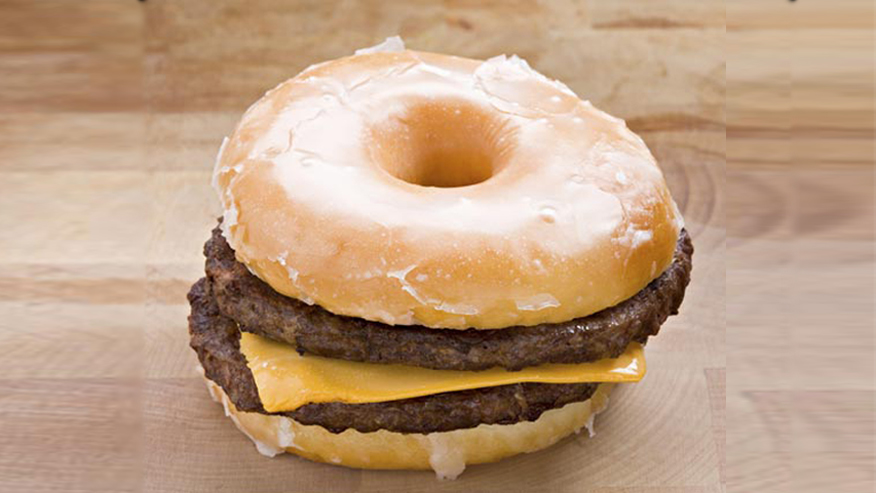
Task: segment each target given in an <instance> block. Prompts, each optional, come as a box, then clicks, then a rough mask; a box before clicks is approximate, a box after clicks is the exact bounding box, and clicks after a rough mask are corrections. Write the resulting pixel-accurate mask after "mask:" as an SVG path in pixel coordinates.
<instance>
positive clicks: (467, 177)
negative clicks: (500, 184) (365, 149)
mask: <svg viewBox="0 0 876 493" xmlns="http://www.w3.org/2000/svg"><path fill="white" fill-rule="evenodd" d="M515 133H516V130H515V129H514V127H513V126H512V125H511V124H510V122H509V121H508V120H507V119H505V118H503V117H502V116H501V115H498V116H497V115H496V114H495V113H493V112H490V111H488V110H487V109H485V108H483V107H481V106H478V105H475V104H472V103H468V102H465V101H456V100H451V101H427V102H418V103H416V104H413V105H411V106H409V107H407V108H406V109H405V110H404V111H403V112H401V113H400V114H395V115H393V116H391V117H390V118H388V119H386V120H384V121H381V122H378V123H377V124H374V125H372V126H371V137H372V138H371V142H370V151H371V155H372V157H373V159H374V160H375V162H376V163H377V165H378V166H380V168H382V169H383V170H384V171H386V172H387V173H389V174H390V175H391V176H393V177H395V178H398V179H399V180H402V181H405V182H407V183H411V184H414V185H419V186H423V187H438V188H455V187H466V186H470V185H476V184H478V183H483V182H485V181H487V180H489V179H490V178H492V177H493V176H495V175H496V173H498V172H499V171H500V170H501V169H502V168H503V167H504V166H505V164H506V163H507V161H508V157H509V156H510V154H511V150H512V147H513V145H514V141H515V138H514V137H515Z"/></svg>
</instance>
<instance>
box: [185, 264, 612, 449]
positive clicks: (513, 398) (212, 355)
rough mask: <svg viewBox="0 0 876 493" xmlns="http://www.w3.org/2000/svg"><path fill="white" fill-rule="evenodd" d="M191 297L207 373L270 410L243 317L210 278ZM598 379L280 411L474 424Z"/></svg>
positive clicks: (342, 422)
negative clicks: (229, 310)
mask: <svg viewBox="0 0 876 493" xmlns="http://www.w3.org/2000/svg"><path fill="white" fill-rule="evenodd" d="M188 298H189V303H191V306H192V312H191V315H190V316H189V333H190V335H191V346H192V348H193V349H194V350H195V351H196V352H197V353H198V359H199V360H200V361H201V365H202V366H203V367H204V373H205V375H206V376H207V378H209V379H210V380H212V381H214V382H216V384H218V385H219V386H220V387H222V389H223V390H224V391H225V393H226V394H227V395H228V397H229V398H230V399H231V402H233V403H234V405H235V406H236V407H237V408H238V409H239V410H241V411H247V412H258V413H262V414H270V413H267V412H265V410H264V407H262V402H261V400H260V399H259V394H258V390H257V388H256V384H255V380H254V379H253V376H252V372H251V371H250V369H249V367H247V366H246V358H245V357H244V355H243V354H242V353H241V352H240V331H239V330H238V329H237V324H236V323H235V322H234V320H232V319H230V318H228V317H226V316H224V315H223V314H222V313H221V312H220V311H219V307H218V306H217V304H216V301H215V299H214V297H213V293H212V292H211V287H210V284H209V283H208V282H207V280H206V279H201V280H200V281H198V282H197V283H195V285H194V286H192V289H191V291H190V292H189V295H188ZM596 387H597V384H594V383H579V384H539V383H520V384H513V385H503V386H499V387H489V388H483V389H474V390H464V391H460V392H446V393H442V394H435V395H429V396H425V397H417V398H413V399H403V400H398V401H390V402H378V403H369V404H344V403H340V402H329V403H321V404H307V405H304V406H302V407H300V408H298V409H296V410H294V411H290V412H283V413H274V414H279V415H283V416H287V417H289V418H292V419H294V420H295V421H298V422H299V423H302V424H306V425H319V426H322V427H323V428H325V429H327V430H329V431H331V432H333V433H340V432H341V431H344V430H345V429H347V428H353V429H356V430H358V431H361V432H365V433H367V432H372V431H377V430H389V431H395V432H400V433H433V432H441V431H450V430H456V429H460V428H473V427H475V426H477V425H479V424H481V423H486V424H511V423H517V422H519V421H533V420H535V419H537V418H538V417H539V416H540V415H541V414H542V413H543V412H544V411H547V410H549V409H553V408H557V407H562V406H564V405H566V404H568V403H571V402H578V401H584V400H587V399H589V398H590V396H591V395H593V392H594V391H595V390H596Z"/></svg>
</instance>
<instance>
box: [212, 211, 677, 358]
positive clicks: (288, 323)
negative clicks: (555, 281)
mask: <svg viewBox="0 0 876 493" xmlns="http://www.w3.org/2000/svg"><path fill="white" fill-rule="evenodd" d="M204 254H205V256H206V257H207V262H206V272H207V278H208V280H209V282H210V283H211V286H212V291H213V293H214V296H215V299H216V302H217V303H218V307H219V308H218V309H219V310H220V311H221V313H222V314H223V315H225V316H226V317H229V318H231V319H233V320H234V321H236V322H237V323H238V324H239V325H240V330H243V331H245V332H252V333H254V334H258V335H261V336H265V337H268V338H271V339H274V340H277V341H281V342H285V343H287V344H290V345H292V346H293V347H295V348H296V350H297V351H298V352H299V353H302V354H305V353H309V354H315V355H319V356H325V357H328V358H337V359H344V360H351V361H366V362H371V363H397V364H404V365H411V366H421V367H425V368H435V369H448V370H469V371H474V370H484V369H487V368H492V367H502V368H506V369H509V370H518V369H520V368H524V367H527V366H535V365H541V364H544V363H583V362H587V361H596V360H599V359H602V358H614V357H617V356H619V355H620V354H621V353H622V352H623V351H624V350H625V349H626V347H627V346H628V345H629V343H630V342H631V341H638V342H642V343H644V342H645V341H646V340H647V338H648V337H649V336H652V335H655V334H657V332H658V331H659V330H660V325H661V324H662V323H663V322H664V321H666V318H667V317H669V315H675V314H676V313H678V308H679V306H680V305H681V302H682V300H683V299H684V291H685V288H686V287H687V284H688V283H689V281H690V271H691V257H692V255H693V245H692V244H691V241H690V237H689V236H688V234H687V231H685V230H682V231H681V234H680V235H679V237H678V243H677V246H676V250H675V255H674V258H673V262H672V264H671V265H670V266H669V268H667V269H666V271H665V272H663V274H662V275H660V276H659V277H658V278H657V279H655V280H654V281H652V282H651V283H650V284H648V286H646V287H645V288H644V289H642V290H641V291H639V292H638V293H637V294H636V295H634V296H633V297H631V298H629V299H627V300H625V301H623V302H622V303H619V304H618V305H615V306H613V307H610V308H606V309H605V310H602V311H600V312H598V313H595V314H593V315H590V316H587V317H582V318H578V319H575V320H570V321H568V322H562V323H556V324H541V325H535V326H531V327H520V326H518V327H508V328H504V329H496V330H475V329H468V330H452V329H432V328H426V327H419V326H390V325H386V324H382V323H379V322H371V321H367V320H363V319H359V318H353V317H345V316H341V315H335V314H333V313H331V312H329V311H327V310H325V309H323V308H321V307H319V306H316V305H313V306H311V305H307V304H306V303H303V302H301V301H299V300H296V299H294V298H289V297H286V296H283V295H281V294H279V293H277V292H275V291H274V290H273V289H271V287H270V286H269V285H267V284H266V283H264V282H263V281H261V280H260V279H258V278H257V277H256V276H254V275H252V274H251V273H250V272H249V271H248V270H247V269H246V267H245V266H244V265H243V264H241V263H240V262H238V261H237V260H236V259H235V257H234V251H233V250H232V249H231V247H230V246H229V245H228V243H227V242H226V241H225V238H224V237H223V236H222V234H221V232H220V231H219V228H218V227H217V228H216V229H214V230H213V236H212V238H211V239H210V240H209V241H208V242H207V243H206V245H204Z"/></svg>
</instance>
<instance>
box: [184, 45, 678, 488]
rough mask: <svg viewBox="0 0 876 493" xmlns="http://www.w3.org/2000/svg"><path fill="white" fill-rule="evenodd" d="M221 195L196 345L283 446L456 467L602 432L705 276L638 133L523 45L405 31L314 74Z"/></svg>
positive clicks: (254, 143)
mask: <svg viewBox="0 0 876 493" xmlns="http://www.w3.org/2000/svg"><path fill="white" fill-rule="evenodd" d="M213 186H214V188H215V190H216V191H217V193H218V195H219V199H220V201H221V204H222V208H223V214H222V217H221V219H220V220H219V224H218V226H217V227H216V229H215V230H214V231H213V234H212V237H211V238H210V239H209V241H207V243H206V245H205V248H204V253H205V255H206V258H207V260H206V276H205V277H204V278H203V279H201V280H199V281H198V282H197V283H196V284H195V285H194V286H193V287H192V289H191V292H190V293H189V295H188V298H189V301H190V303H191V315H190V317H189V331H190V335H191V346H192V348H193V349H194V350H195V351H196V352H197V355H198V358H199V360H200V364H201V366H202V368H203V371H204V376H205V378H206V382H207V385H208V388H209V391H210V393H211V394H212V396H213V398H214V399H215V400H217V401H218V402H220V403H221V404H222V405H224V407H225V412H226V414H227V415H228V417H230V418H231V420H232V421H233V422H234V424H235V425H236V426H237V427H238V428H239V429H240V430H241V431H242V432H243V433H245V434H246V435H247V436H248V437H249V438H250V439H252V441H253V442H255V444H256V446H257V448H258V450H259V451H260V452H262V453H263V454H266V455H271V456H273V455H276V454H278V453H282V452H290V453H294V454H297V455H300V456H302V457H306V458H308V459H312V460H316V461H321V462H327V463H334V464H340V465H344V466H349V467H356V468H374V469H429V468H431V469H434V470H435V471H436V472H437V473H438V475H439V476H441V477H455V476H457V475H458V474H459V473H461V472H462V470H463V469H464V468H465V466H466V465H467V464H477V463H484V462H492V461H496V460H499V459H502V458H504V457H508V456H511V455H515V454H519V453H523V452H532V451H535V450H539V449H542V448H544V447H547V446H549V445H551V444H553V443H555V442H557V441H559V440H560V439H562V438H563V437H565V436H567V435H569V434H572V433H576V432H578V431H579V430H580V429H582V428H585V427H586V428H588V430H591V432H592V424H593V418H594V416H595V415H596V413H598V412H600V411H602V410H603V409H604V408H605V407H606V405H607V403H608V394H609V392H610V390H611V387H612V386H613V385H614V384H617V383H623V382H635V381H638V380H640V379H641V378H642V377H643V375H644V373H645V359H644V352H643V345H644V344H645V343H646V342H647V340H648V338H649V337H650V336H652V335H655V334H657V332H658V330H659V329H660V325H661V324H662V323H663V322H664V321H665V320H666V319H667V317H668V316H669V315H673V314H675V313H677V310H678V308H679V306H680V305H681V302H682V298H683V296H684V290H685V288H686V286H687V284H688V281H689V279H690V270H691V255H692V253H693V247H692V246H691V242H690V238H689V237H688V234H687V233H686V231H685V230H684V228H683V220H682V217H681V215H680V214H679V211H678V209H677V208H676V205H675V203H674V202H673V200H672V197H671V196H670V193H669V189H668V188H667V186H666V183H665V181H664V178H663V175H662V173H661V171H660V168H659V167H658V165H657V163H656V162H655V160H654V158H653V156H652V155H651V153H650V152H649V151H648V148H647V147H646V145H645V143H644V142H643V141H642V139H641V138H639V137H638V136H636V135H635V134H634V133H632V132H631V131H630V130H629V129H627V127H626V125H625V124H624V122H623V121H622V120H620V119H617V118H614V117H612V116H609V115H607V114H606V113H604V112H602V111H600V110H598V109H596V108H594V107H593V106H592V105H591V104H590V103H589V102H587V101H582V100H581V99H579V98H578V97H577V96H576V95H575V94H574V93H573V92H572V91H571V90H569V88H567V87H566V86H565V85H563V84H562V83H560V82H557V81H554V80H551V79H549V78H547V77H545V76H543V75H541V74H539V73H538V72H536V71H534V70H533V69H531V68H530V67H529V66H528V65H527V64H526V62H524V61H522V60H521V59H519V58H517V57H510V58H509V57H505V56H500V57H496V58H491V59H489V60H486V61H478V60H472V59H467V58H459V57H454V56H446V55H439V54H434V53H425V52H417V51H411V50H406V49H405V48H404V45H403V44H402V43H401V41H400V40H399V39H398V38H390V39H388V40H387V41H386V42H384V43H383V44H381V45H378V46H377V47H374V48H370V49H365V50H359V51H357V52H356V54H355V55H353V56H349V57H346V58H341V59H338V60H333V61H329V62H325V63H321V64H317V65H314V66H311V67H309V68H307V69H305V70H304V71H303V72H301V73H300V74H298V75H297V76H295V77H293V78H292V79H290V80H288V81H286V82H284V83H282V84H280V85H279V86H277V87H276V88H274V89H272V90H270V91H268V92H267V93H266V94H265V95H264V97H263V98H261V99H260V100H259V101H258V102H256V103H255V104H254V105H253V106H252V107H250V108H249V110H247V111H246V113H245V114H244V115H243V118H242V119H241V121H240V123H239V124H238V125H237V127H236V129H235V130H234V132H233V134H232V135H231V136H230V137H229V138H227V139H225V141H224V142H223V143H222V147H221V149H220V151H219V155H218V158H217V162H216V167H215V171H214V177H213Z"/></svg>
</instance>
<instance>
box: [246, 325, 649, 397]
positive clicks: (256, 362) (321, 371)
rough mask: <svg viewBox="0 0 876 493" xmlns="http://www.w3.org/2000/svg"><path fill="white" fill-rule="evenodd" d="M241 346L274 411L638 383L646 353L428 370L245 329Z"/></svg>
mask: <svg viewBox="0 0 876 493" xmlns="http://www.w3.org/2000/svg"><path fill="white" fill-rule="evenodd" d="M240 350H241V352H242V353H243V354H244V356H246V360H247V366H249V369H250V370H252V375H253V377H254V378H255V383H256V387H257V388H258V392H259V397H260V398H261V401H262V405H263V406H264V408H265V410H266V411H268V412H272V413H273V412H281V411H292V410H295V409H297V408H299V407H301V406H303V405H305V404H309V403H319V402H345V403H350V404H361V403H366V402H386V401H394V400H400V399H410V398H412V397H421V396H424V395H432V394H440V393H442V392H454V391H458V390H468V389H479V388H484V387H495V386H498V385H508V384H513V383H522V382H538V383H583V382H638V381H639V380H641V379H642V377H643V376H644V375H645V354H644V351H643V348H642V345H641V344H639V343H637V342H633V343H631V344H630V345H629V347H627V349H626V351H625V352H624V353H623V354H621V355H620V356H619V357H617V358H611V359H602V360H599V361H594V362H592V363H579V364H572V365H560V364H545V365H539V366H532V367H528V368H524V369H522V370H520V371H508V370H505V369H502V368H492V369H489V370H484V371H457V370H431V369H428V368H419V367H415V366H405V365H379V364H374V363H361V362H356V361H344V360H339V359H331V358H323V357H320V356H310V355H306V356H301V355H300V354H298V353H297V352H296V351H295V349H293V348H292V347H291V346H289V345H287V344H283V343H280V342H275V341H272V340H270V339H266V338H264V337H260V336H257V335H254V334H250V333H246V332H244V333H242V334H241V338H240Z"/></svg>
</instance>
